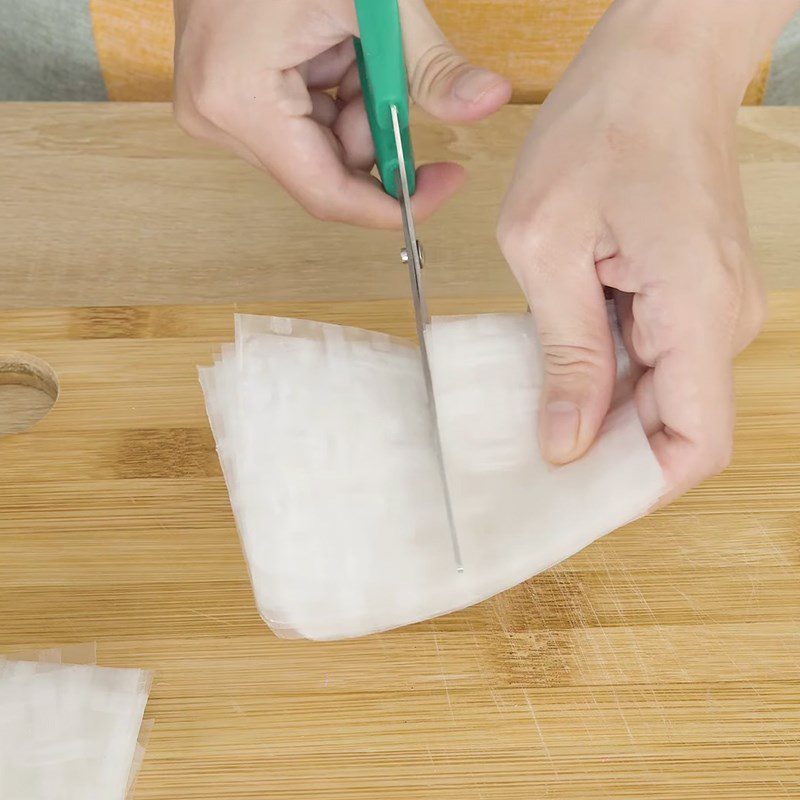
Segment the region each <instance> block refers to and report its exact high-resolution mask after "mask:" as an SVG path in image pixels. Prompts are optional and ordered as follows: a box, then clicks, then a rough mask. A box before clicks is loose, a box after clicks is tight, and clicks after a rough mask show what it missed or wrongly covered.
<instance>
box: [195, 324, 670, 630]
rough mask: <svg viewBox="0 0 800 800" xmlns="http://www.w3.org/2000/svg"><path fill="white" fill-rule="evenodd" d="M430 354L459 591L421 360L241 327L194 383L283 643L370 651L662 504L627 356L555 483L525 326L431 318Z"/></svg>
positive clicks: (537, 369)
mask: <svg viewBox="0 0 800 800" xmlns="http://www.w3.org/2000/svg"><path fill="white" fill-rule="evenodd" d="M426 341H427V343H428V349H429V354H430V360H431V369H432V374H433V380H434V390H435V393H436V402H437V406H438V415H439V423H440V431H441V437H442V446H443V450H444V456H445V466H446V471H447V475H448V483H449V486H450V491H451V495H452V500H453V507H454V511H455V517H456V528H457V531H458V536H459V540H460V543H461V548H462V554H463V562H464V572H463V573H462V574H459V573H457V572H456V569H455V566H454V561H453V554H452V551H451V548H450V537H449V535H448V530H447V521H446V516H445V507H444V501H443V495H442V489H441V483H440V480H439V477H438V473H437V469H436V461H435V451H434V444H433V437H432V429H431V423H430V416H429V413H428V410H427V398H426V394H425V386H424V381H423V376H422V368H421V363H420V357H419V351H418V348H417V347H416V345H414V344H413V343H411V342H409V341H406V340H403V339H397V338H393V337H390V336H387V335H385V334H381V333H374V332H370V331H364V330H360V329H356V328H347V327H342V326H338V325H329V324H323V323H318V322H310V321H305V320H292V319H284V318H275V317H255V316H247V315H244V316H243V315H240V316H237V318H236V341H235V345H233V346H226V347H224V348H223V350H222V352H221V354H220V356H219V358H218V359H217V361H216V363H215V364H214V366H213V367H205V368H201V369H200V379H201V383H202V386H203V390H204V393H205V400H206V409H207V412H208V416H209V419H210V421H211V427H212V429H213V433H214V437H215V439H216V442H217V450H218V452H219V456H220V461H221V463H222V467H223V472H224V474H225V480H226V482H227V486H228V491H229V494H230V497H231V503H232V506H233V510H234V515H235V517H236V522H237V526H238V529H239V533H240V537H241V540H242V545H243V549H244V553H245V556H246V559H247V563H248V566H249V570H250V576H251V581H252V585H253V590H254V593H255V598H256V603H257V605H258V608H259V611H260V613H261V615H262V616H263V618H264V620H265V621H266V622H267V624H268V625H269V626H270V627H271V628H272V629H273V630H274V631H275V633H277V634H278V635H279V636H283V637H297V636H300V637H306V638H309V639H317V640H327V639H341V638H348V637H354V636H362V635H365V634H369V633H373V632H376V631H381V630H386V629H389V628H395V627H398V626H401V625H406V624H409V623H412V622H417V621H420V620H424V619H428V618H430V617H434V616H437V615H440V614H445V613H448V612H450V611H455V610H457V609H461V608H464V607H466V606H469V605H472V604H474V603H477V602H479V601H481V600H484V599H485V598H487V597H490V596H491V595H494V594H496V593H498V592H500V591H503V590H504V589H507V588H510V587H511V586H514V585H516V584H517V583H520V582H521V581H524V580H526V579H527V578H529V577H531V576H532V575H535V574H537V573H538V572H541V571H542V570H544V569H547V568H548V567H550V566H552V565H554V564H556V563H558V562H559V561H561V560H563V559H565V558H567V557H568V556H570V555H572V554H573V553H575V552H577V551H578V550H580V549H582V548H584V547H586V546H587V545H588V544H590V543H591V542H592V541H594V540H595V539H597V538H599V537H600V536H603V535H604V534H606V533H608V532H609V531H612V530H614V529H615V528H617V527H619V526H620V525H623V524H625V523H626V522H629V521H631V520H632V519H634V518H635V517H637V516H639V515H641V514H643V513H645V512H646V511H647V509H648V508H649V507H650V506H651V505H652V504H653V503H654V502H655V501H656V500H657V499H658V497H659V496H660V494H661V493H662V491H663V476H662V472H661V469H660V467H659V465H658V462H657V461H656V459H655V457H654V455H653V453H652V452H651V450H650V447H649V445H648V442H647V439H646V437H645V434H644V432H643V430H642V428H641V425H640V423H639V420H638V416H637V414H636V410H635V408H634V406H633V403H632V401H631V399H630V387H629V385H628V381H626V376H627V369H628V362H627V358H626V357H625V355H624V350H623V349H622V348H621V347H618V376H619V380H618V391H617V394H616V397H615V402H614V407H613V409H612V411H611V413H610V414H609V416H608V418H607V420H606V423H605V425H604V427H603V430H602V432H601V434H600V436H599V438H598V440H597V442H596V443H595V445H594V446H593V447H592V449H591V450H590V451H589V453H587V455H585V456H584V457H583V458H582V459H580V460H579V461H577V462H575V463H573V464H569V465H567V466H563V467H559V468H554V467H551V466H550V465H548V464H546V463H545V462H544V460H543V459H542V457H541V455H540V451H539V446H538V440H537V434H536V417H537V405H538V398H539V393H540V387H541V382H542V378H541V372H542V360H541V354H540V351H539V345H538V339H537V337H536V335H535V333H534V327H533V323H532V320H531V317H530V316H529V315H525V314H487V315H482V316H477V317H449V318H448V317H445V318H435V319H434V320H433V322H432V325H431V328H430V329H429V331H428V334H427V339H426Z"/></svg>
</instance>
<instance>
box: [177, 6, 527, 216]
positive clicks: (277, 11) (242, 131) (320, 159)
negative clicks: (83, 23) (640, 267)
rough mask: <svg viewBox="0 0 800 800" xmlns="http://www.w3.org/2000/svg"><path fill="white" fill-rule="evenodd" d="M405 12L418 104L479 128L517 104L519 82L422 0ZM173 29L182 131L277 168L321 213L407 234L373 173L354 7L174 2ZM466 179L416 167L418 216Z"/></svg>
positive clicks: (451, 170) (298, 196)
mask: <svg viewBox="0 0 800 800" xmlns="http://www.w3.org/2000/svg"><path fill="white" fill-rule="evenodd" d="M400 12H401V18H402V24H403V31H404V48H405V57H406V66H407V69H408V75H409V83H410V94H411V98H412V99H413V100H414V101H415V102H417V103H418V104H419V105H420V106H421V107H422V108H423V109H424V110H425V111H427V112H428V113H430V114H432V115H433V116H434V117H437V118H438V119H440V120H442V121H444V122H449V123H459V122H472V121H475V120H479V119H482V118H483V117H486V116H488V115H489V114H491V113H493V112H494V111H496V110H497V109H498V108H500V107H501V106H502V105H503V104H505V103H506V102H507V101H508V99H509V97H510V94H511V86H510V84H509V83H508V82H507V81H506V80H505V79H504V78H502V77H500V76H499V75H496V74H494V73H492V72H488V71H487V70H483V69H478V68H476V67H473V66H471V65H470V64H468V63H467V62H466V61H465V60H464V59H463V58H462V57H461V56H460V55H459V54H458V53H457V52H456V51H455V50H453V48H452V47H451V46H450V45H449V44H448V43H447V41H446V40H445V38H444V36H443V34H442V32H441V31H440V30H439V28H438V27H437V26H436V23H435V22H434V20H433V19H432V17H431V16H430V14H429V13H428V10H427V8H426V7H425V4H424V1H423V0H400ZM175 29H176V33H175V37H176V41H175V106H174V107H175V116H176V119H177V121H178V123H179V124H180V125H181V127H182V128H183V129H184V130H185V131H187V132H188V133H189V134H191V135H192V136H195V137H197V138H199V139H204V140H206V141H210V142H214V143H216V144H219V145H221V146H223V147H225V148H227V149H229V150H232V151H233V152H234V153H236V154H238V155H239V156H241V157H242V158H244V159H245V160H247V161H248V162H250V163H251V164H253V165H254V166H256V167H259V168H261V169H263V170H264V171H266V172H268V173H269V174H270V175H272V176H273V177H274V178H275V179H276V180H277V181H278V182H279V183H280V184H281V185H282V186H283V187H284V188H285V189H286V191H287V192H289V194H290V195H292V197H294V198H295V200H297V201H298V202H299V203H300V205H302V206H303V207H304V208H305V209H306V210H307V211H309V212H310V213H311V214H312V215H313V216H315V217H318V218H320V219H326V220H336V221H340V222H348V223H352V224H355V225H363V226H367V227H374V228H397V227H399V226H400V224H401V218H400V209H399V206H398V204H397V202H396V201H395V200H394V199H393V198H391V197H389V196H388V195H386V194H385V193H384V192H383V190H382V188H381V186H380V184H379V182H378V181H377V180H376V179H375V178H373V177H371V176H370V171H371V169H372V166H373V164H374V160H375V154H374V150H373V145H372V137H371V135H370V131H369V125H368V122H367V117H366V112H365V110H364V103H363V100H362V98H361V87H360V84H359V80H358V72H357V70H356V65H355V52H354V49H353V44H352V37H353V36H357V35H358V23H357V20H356V12H355V7H354V4H353V0H226V1H225V2H221V1H220V0H175ZM330 89H336V96H335V97H333V96H331V95H330V94H329V93H328V92H327V91H326V90H330ZM463 180H464V173H463V170H462V168H461V167H460V166H458V165H456V164H452V163H438V164H428V165H426V166H424V167H422V168H421V169H419V170H418V173H417V190H416V192H415V194H414V198H413V206H414V214H415V216H416V217H418V218H419V219H422V218H424V217H426V216H428V215H429V214H430V213H431V212H432V211H434V210H435V209H436V208H438V207H439V206H440V205H441V204H442V203H443V202H444V201H445V200H447V199H448V198H449V197H450V196H451V195H452V194H453V193H454V192H456V191H457V190H458V189H459V187H460V186H461V184H462V183H463Z"/></svg>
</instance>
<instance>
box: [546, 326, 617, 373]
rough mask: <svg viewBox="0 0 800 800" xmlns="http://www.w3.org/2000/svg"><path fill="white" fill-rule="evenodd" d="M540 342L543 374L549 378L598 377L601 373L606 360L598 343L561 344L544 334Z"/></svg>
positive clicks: (604, 353) (603, 350)
mask: <svg viewBox="0 0 800 800" xmlns="http://www.w3.org/2000/svg"><path fill="white" fill-rule="evenodd" d="M541 341H542V353H543V354H544V363H545V374H546V375H547V376H548V377H551V378H560V377H563V376H566V375H575V374H576V373H581V374H585V375H592V376H594V375H598V374H600V373H602V371H603V369H604V367H605V365H606V362H607V360H608V359H607V355H606V352H605V349H604V348H603V347H602V345H601V344H600V343H599V342H598V343H589V344H561V343H558V342H555V341H552V339H551V337H550V336H549V335H548V334H547V333H546V332H543V333H542V334H541Z"/></svg>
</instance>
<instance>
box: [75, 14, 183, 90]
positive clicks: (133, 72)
mask: <svg viewBox="0 0 800 800" xmlns="http://www.w3.org/2000/svg"><path fill="white" fill-rule="evenodd" d="M89 8H90V10H91V14H92V29H93V32H94V40H95V47H96V49H97V58H98V61H99V62H100V69H101V71H102V73H103V79H104V80H105V83H106V91H107V92H108V99H109V100H170V99H171V98H172V43H173V39H174V36H175V26H174V23H173V18H172V0H89Z"/></svg>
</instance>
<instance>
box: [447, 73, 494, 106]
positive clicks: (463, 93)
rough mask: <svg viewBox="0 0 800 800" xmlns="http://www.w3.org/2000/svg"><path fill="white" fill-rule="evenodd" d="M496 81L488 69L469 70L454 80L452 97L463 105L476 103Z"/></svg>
mask: <svg viewBox="0 0 800 800" xmlns="http://www.w3.org/2000/svg"><path fill="white" fill-rule="evenodd" d="M498 81H499V78H498V76H497V75H495V74H494V72H489V70H488V69H470V70H468V71H467V72H465V73H464V74H463V75H461V76H460V77H459V78H457V79H456V82H455V84H453V95H454V96H455V98H456V99H457V100H461V101H462V102H463V103H477V102H478V100H480V99H481V97H483V96H484V95H485V94H486V92H488V91H489V90H490V89H492V88H493V87H494V86H496V85H497V83H498Z"/></svg>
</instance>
